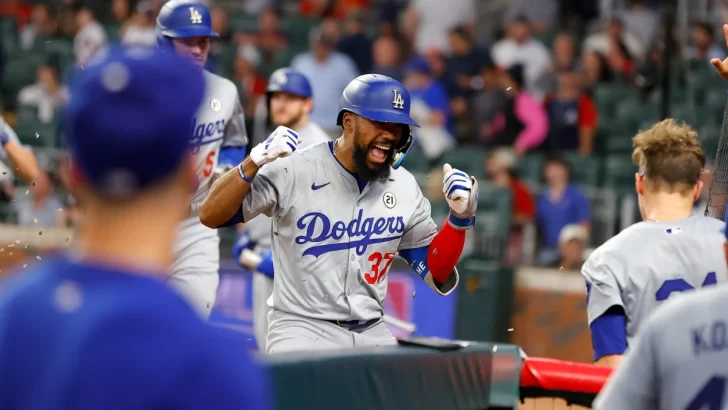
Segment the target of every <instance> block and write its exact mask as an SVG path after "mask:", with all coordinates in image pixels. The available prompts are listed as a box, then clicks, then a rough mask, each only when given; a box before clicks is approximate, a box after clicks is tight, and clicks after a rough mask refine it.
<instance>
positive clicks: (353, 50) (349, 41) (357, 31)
mask: <svg viewBox="0 0 728 410" xmlns="http://www.w3.org/2000/svg"><path fill="white" fill-rule="evenodd" d="M365 24H366V22H365V18H364V15H363V14H361V13H358V12H356V13H352V14H350V15H349V16H347V18H346V24H345V25H344V27H345V33H344V36H343V37H342V38H341V39H339V41H338V44H337V45H336V49H337V50H338V51H340V52H342V53H344V54H346V55H348V56H349V57H351V59H352V60H354V63H355V64H356V68H357V69H358V70H359V72H360V73H368V72H370V71H371V69H372V41H371V40H370V39H369V37H368V36H367V35H366V34H365V33H364V28H365Z"/></svg>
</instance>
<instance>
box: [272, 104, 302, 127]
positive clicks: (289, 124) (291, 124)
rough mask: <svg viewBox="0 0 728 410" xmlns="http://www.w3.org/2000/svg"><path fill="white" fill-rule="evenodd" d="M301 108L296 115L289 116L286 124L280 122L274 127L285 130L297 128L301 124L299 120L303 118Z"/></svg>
mask: <svg viewBox="0 0 728 410" xmlns="http://www.w3.org/2000/svg"><path fill="white" fill-rule="evenodd" d="M303 114H304V112H303V107H301V109H299V110H298V113H296V115H293V116H291V119H290V120H288V121H286V122H281V123H277V124H275V125H276V126H279V125H282V126H284V127H287V128H291V129H294V130H295V129H296V128H297V127H298V124H299V123H300V122H301V118H303Z"/></svg>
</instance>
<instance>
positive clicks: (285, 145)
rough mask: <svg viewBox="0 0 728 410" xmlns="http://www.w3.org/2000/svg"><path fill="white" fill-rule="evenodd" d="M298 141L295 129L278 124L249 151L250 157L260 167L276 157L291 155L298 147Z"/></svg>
mask: <svg viewBox="0 0 728 410" xmlns="http://www.w3.org/2000/svg"><path fill="white" fill-rule="evenodd" d="M299 142H300V139H299V138H298V134H297V133H296V132H295V131H293V130H292V129H290V128H287V127H283V126H280V127H278V128H276V129H275V131H273V132H272V133H271V134H270V135H269V136H268V139H266V140H265V141H263V142H261V143H260V144H258V145H256V146H255V148H253V149H252V150H251V151H250V159H252V160H253V162H255V165H257V166H259V167H261V166H263V165H265V164H267V163H269V162H271V161H275V160H276V159H278V158H281V157H287V156H289V155H291V154H292V153H293V152H294V151H295V150H296V148H298V143H299Z"/></svg>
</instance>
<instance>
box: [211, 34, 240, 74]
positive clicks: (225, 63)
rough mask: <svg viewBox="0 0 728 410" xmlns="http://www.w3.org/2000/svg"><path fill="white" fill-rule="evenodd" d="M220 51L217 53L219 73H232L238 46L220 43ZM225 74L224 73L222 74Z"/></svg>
mask: <svg viewBox="0 0 728 410" xmlns="http://www.w3.org/2000/svg"><path fill="white" fill-rule="evenodd" d="M219 46H220V49H219V50H220V51H219V52H218V53H217V54H216V55H215V58H216V59H217V70H218V73H232V72H233V69H234V67H235V58H236V57H237V47H236V46H235V44H231V43H222V42H221V43H220V44H219ZM220 75H224V74H220Z"/></svg>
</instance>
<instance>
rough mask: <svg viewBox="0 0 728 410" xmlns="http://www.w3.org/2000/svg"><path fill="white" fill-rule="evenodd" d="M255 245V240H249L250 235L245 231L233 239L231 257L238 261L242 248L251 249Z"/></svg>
mask: <svg viewBox="0 0 728 410" xmlns="http://www.w3.org/2000/svg"><path fill="white" fill-rule="evenodd" d="M254 247H255V242H253V241H251V240H250V235H248V232H247V231H245V232H243V233H242V234H240V236H239V237H238V239H237V240H236V241H235V244H234V245H233V259H235V260H236V261H240V255H241V254H242V253H243V250H245V249H253V248H254Z"/></svg>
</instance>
